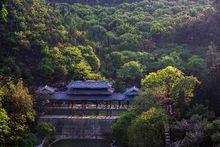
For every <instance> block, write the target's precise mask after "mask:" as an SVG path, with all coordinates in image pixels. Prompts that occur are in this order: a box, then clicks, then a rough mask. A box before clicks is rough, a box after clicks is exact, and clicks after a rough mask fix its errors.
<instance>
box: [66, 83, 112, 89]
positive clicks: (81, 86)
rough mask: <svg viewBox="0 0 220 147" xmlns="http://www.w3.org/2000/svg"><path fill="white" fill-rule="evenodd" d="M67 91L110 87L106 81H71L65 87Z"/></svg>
mask: <svg viewBox="0 0 220 147" xmlns="http://www.w3.org/2000/svg"><path fill="white" fill-rule="evenodd" d="M67 88H68V89H109V88H111V85H110V83H109V82H108V81H101V82H96V81H72V82H70V83H69V84H68V86H67Z"/></svg>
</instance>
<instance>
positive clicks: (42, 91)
mask: <svg viewBox="0 0 220 147" xmlns="http://www.w3.org/2000/svg"><path fill="white" fill-rule="evenodd" d="M55 91H56V88H53V87H50V86H47V85H45V86H42V87H39V88H38V89H37V90H36V93H38V94H52V93H54V92H55Z"/></svg>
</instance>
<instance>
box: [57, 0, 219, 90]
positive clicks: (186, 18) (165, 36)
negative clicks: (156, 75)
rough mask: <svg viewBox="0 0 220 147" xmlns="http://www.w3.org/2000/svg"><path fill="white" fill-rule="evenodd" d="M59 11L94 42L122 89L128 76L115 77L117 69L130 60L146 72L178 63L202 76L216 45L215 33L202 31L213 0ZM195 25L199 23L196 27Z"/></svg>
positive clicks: (107, 70) (105, 70) (143, 2)
mask: <svg viewBox="0 0 220 147" xmlns="http://www.w3.org/2000/svg"><path fill="white" fill-rule="evenodd" d="M59 9H60V10H61V12H62V16H63V17H64V20H69V19H71V18H72V21H73V22H74V24H75V25H76V26H77V28H79V29H80V30H82V31H85V32H87V33H88V37H89V39H91V40H93V41H94V42H96V45H95V49H96V53H97V55H98V56H99V57H100V59H101V61H102V65H103V66H101V71H102V73H103V74H104V75H105V76H106V77H107V78H108V79H112V80H114V81H115V82H114V83H115V85H116V86H117V89H120V90H121V89H124V87H125V85H126V84H125V82H124V81H126V77H125V79H122V78H117V73H118V72H119V70H120V69H121V68H122V66H123V65H124V64H126V63H128V62H130V61H137V62H139V63H140V64H141V67H142V70H143V72H144V73H145V74H147V73H149V72H152V71H155V70H158V69H162V68H165V67H166V66H175V67H177V68H179V69H181V70H183V71H184V72H186V73H189V74H193V75H195V76H198V77H199V78H204V75H206V74H207V66H206V63H205V55H206V54H205V52H206V50H208V46H209V44H210V42H211V41H213V40H215V41H214V44H218V41H217V40H216V38H217V36H218V34H217V32H215V31H213V30H211V29H210V30H207V31H204V30H205V29H207V28H209V27H210V26H211V24H210V23H209V22H208V23H207V24H206V23H205V19H206V18H207V19H208V18H209V17H212V16H209V15H212V14H214V13H215V7H213V5H212V1H209V0H201V1H197V2H194V1H184V0H180V1H167V0H160V1H151V0H141V1H139V2H136V3H130V4H129V3H123V4H121V5H118V6H115V7H102V6H88V5H82V4H74V5H68V4H61V5H60V6H59ZM216 20H217V21H218V20H219V19H218V18H216ZM199 23H200V24H201V25H199ZM195 25H199V27H197V28H196V29H195V27H194V26H195ZM200 26H201V27H200ZM217 26H218V24H217V23H216V24H215V25H214V26H211V27H215V28H216V29H217ZM217 30H219V29H217ZM190 31H191V32H190ZM211 34H213V35H211ZM204 36H207V37H204ZM201 45H203V47H201ZM137 51H138V52H137ZM203 63H204V64H203ZM195 67H196V68H195ZM133 84H136V86H139V85H138V84H137V83H133Z"/></svg>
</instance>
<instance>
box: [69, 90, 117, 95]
mask: <svg viewBox="0 0 220 147" xmlns="http://www.w3.org/2000/svg"><path fill="white" fill-rule="evenodd" d="M66 93H67V94H70V95H111V94H112V93H113V90H111V89H107V90H106V89H104V90H102V89H99V90H96V89H82V90H81V89H73V90H72V89H71V90H70V89H69V90H67V91H66Z"/></svg>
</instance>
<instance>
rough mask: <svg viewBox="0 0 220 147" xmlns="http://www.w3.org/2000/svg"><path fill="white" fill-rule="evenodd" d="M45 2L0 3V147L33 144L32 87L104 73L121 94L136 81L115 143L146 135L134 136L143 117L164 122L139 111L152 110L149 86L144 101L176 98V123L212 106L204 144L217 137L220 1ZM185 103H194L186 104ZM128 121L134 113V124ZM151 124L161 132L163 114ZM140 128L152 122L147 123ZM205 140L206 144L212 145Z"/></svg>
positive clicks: (99, 77)
mask: <svg viewBox="0 0 220 147" xmlns="http://www.w3.org/2000/svg"><path fill="white" fill-rule="evenodd" d="M57 1H58V0H57ZM51 2H56V1H52V0H51V1H47V0H1V1H0V10H1V11H0V146H1V143H2V144H4V145H8V144H9V146H10V145H11V146H13V145H17V144H18V145H20V146H24V145H29V146H31V145H33V144H34V143H33V142H34V141H35V140H34V139H35V138H34V135H33V134H32V133H36V132H37V130H36V126H35V124H34V120H35V117H36V114H35V112H34V109H33V101H34V97H32V96H31V94H32V93H31V94H30V93H29V92H28V89H29V90H30V89H31V88H30V87H36V86H39V85H43V84H50V85H53V84H56V83H59V82H66V81H70V80H105V79H107V80H109V81H110V82H111V83H113V85H114V87H115V88H116V90H117V91H124V90H125V89H126V88H129V87H131V86H137V87H138V88H141V95H140V96H139V99H138V100H137V102H136V104H135V105H134V107H135V108H136V110H137V111H135V112H133V111H129V112H128V113H127V114H125V115H124V116H123V117H122V119H121V120H120V121H119V124H116V125H115V126H114V127H113V129H114V128H116V130H117V131H118V130H119V131H121V132H117V131H116V136H117V134H119V135H120V136H119V137H123V138H122V140H121V142H120V141H119V144H123V145H125V146H127V145H128V144H129V145H130V146H133V145H137V144H133V143H135V142H139V141H140V142H141V141H143V140H144V139H143V138H142V139H143V140H139V139H140V136H141V135H142V136H143V134H141V135H140V136H138V135H137V136H132V135H131V134H135V133H137V132H138V131H140V130H137V129H136V128H138V126H139V124H142V122H144V121H149V122H151V119H153V120H154V116H158V118H160V119H161V120H162V119H164V116H163V114H162V112H161V111H157V109H154V108H152V109H150V111H149V112H148V111H147V110H149V108H145V107H144V109H141V110H140V107H139V106H142V104H146V105H147V106H148V105H150V106H154V107H155V108H157V106H158V105H157V101H156V100H155V99H150V100H152V102H153V104H152V103H150V104H149V102H146V101H145V98H146V97H147V98H148V97H149V93H150V98H151V96H152V97H154V98H155V97H156V98H159V99H160V98H161V97H168V98H172V99H174V102H175V104H174V105H175V110H176V112H178V113H179V114H182V113H184V114H183V115H181V116H180V117H179V118H178V120H175V123H176V124H175V127H176V128H175V127H174V128H173V129H177V128H178V125H180V124H181V122H182V121H184V120H181V119H184V118H185V119H187V121H189V122H190V123H191V124H193V125H197V124H196V123H199V122H200V121H198V122H195V121H194V118H191V116H193V115H191V114H194V112H196V114H197V112H198V111H202V112H204V113H205V112H207V111H208V110H211V111H213V113H215V117H214V116H213V117H212V118H211V119H210V118H208V114H209V112H207V113H206V115H205V116H203V115H202V116H201V117H202V118H203V117H204V118H205V119H206V118H208V119H207V120H208V121H209V122H207V120H206V124H205V125H207V128H206V129H207V130H206V131H207V132H206V133H207V134H209V136H208V137H207V138H206V139H207V140H208V142H209V141H210V140H212V141H213V140H214V141H213V142H214V143H213V144H216V142H217V143H219V140H218V139H219V138H218V137H219V132H218V131H217V132H216V130H217V129H216V128H215V127H216V126H217V125H218V123H219V121H216V122H215V121H214V118H217V117H218V116H219V114H220V107H219V106H220V100H219V97H220V90H219V89H220V84H219V83H220V76H219V75H220V37H219V36H220V2H219V1H218V0H137V1H136V0H125V1H123V0H120V1H110V0H99V1H98V0H94V1H92V2H91V1H90V2H89V3H86V2H84V1H83V2H82V3H81V4H80V3H72V2H70V1H68V0H67V1H63V0H60V1H59V4H56V5H54V3H51ZM62 2H69V3H62ZM77 2H81V1H77ZM26 87H27V88H26ZM158 87H159V88H158ZM152 91H153V92H156V94H155V93H152ZM166 92H167V93H166ZM165 93H166V94H165ZM155 95H156V96H155ZM158 95H159V96H158ZM178 98H184V100H183V101H184V102H182V101H180V102H179V101H178ZM181 102H182V103H181ZM180 103H181V104H183V105H184V108H183V109H184V110H182V109H181V108H182V107H181V106H180ZM197 103H198V104H203V105H205V106H206V107H203V106H201V105H196V104H197ZM24 106H25V107H24ZM191 106H195V107H193V108H192V110H189V108H190V107H191ZM180 107H181V108H180ZM186 110H188V113H190V114H189V115H188V113H187V116H186ZM213 113H212V114H213ZM198 114H199V113H198ZM184 115H185V116H184ZM213 115H214V114H213ZM134 118H138V119H136V120H135V121H133V122H132V121H131V120H132V119H134ZM131 122H132V123H131ZM194 123H195V124H194ZM125 124H126V125H125ZM131 124H132V125H131ZM216 124H217V125H216ZM129 125H130V126H129ZM157 125H158V128H160V129H161V121H158V124H157ZM124 126H125V128H123V127H124ZM182 127H184V126H182ZM122 128H123V129H122ZM193 128H194V127H191V130H190V131H191V132H189V130H187V129H186V128H184V129H185V130H184V131H185V132H184V133H183V134H179V136H176V138H175V137H174V138H175V139H176V140H180V139H182V140H183V138H184V137H186V138H187V137H188V136H187V135H186V134H187V133H189V134H190V133H192V132H194V133H195V132H196V133H197V135H198V132H199V131H201V130H199V131H198V130H196V129H195V130H193ZM120 129H121V130H120ZM127 129H129V130H130V131H128V130H127ZM143 129H146V130H148V129H152V126H150V125H149V124H148V123H146V126H145V127H143ZM181 129H182V128H181ZM213 130H214V131H213ZM154 131H155V130H154ZM187 131H188V132H187ZM202 131H203V130H202ZM114 133H115V132H114ZM140 133H141V131H140ZM157 133H158V132H157ZM175 133H176V132H175ZM199 133H200V132H199ZM203 133H204V132H203ZM177 134H178V132H177ZM123 135H124V136H123ZM156 135H157V134H156ZM212 135H213V136H214V137H210V136H212ZM215 135H216V136H217V137H216V136H215ZM189 136H190V135H189ZM159 137H161V136H159ZM161 138H162V137H161ZM213 138H214V139H213ZM129 139H130V140H129ZM149 140H151V139H149ZM207 140H206V142H205V141H204V142H205V143H204V142H203V143H204V144H203V145H204V146H206V145H213V144H211V143H210V144H209V143H207ZM143 142H144V141H143ZM162 142H163V141H162ZM195 142H196V141H195ZM159 143H160V142H159ZM159 143H158V144H159ZM30 144H31V145H30Z"/></svg>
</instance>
